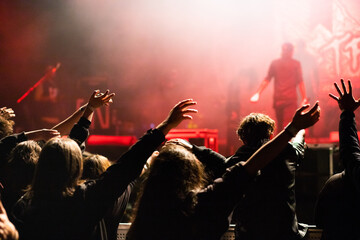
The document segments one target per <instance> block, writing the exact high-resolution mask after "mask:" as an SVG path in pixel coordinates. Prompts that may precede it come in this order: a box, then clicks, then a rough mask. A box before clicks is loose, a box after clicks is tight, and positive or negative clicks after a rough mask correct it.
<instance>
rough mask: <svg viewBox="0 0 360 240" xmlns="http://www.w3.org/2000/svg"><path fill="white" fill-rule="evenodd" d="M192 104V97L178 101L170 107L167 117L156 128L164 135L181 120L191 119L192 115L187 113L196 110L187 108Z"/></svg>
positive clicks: (193, 103) (194, 103) (195, 111)
mask: <svg viewBox="0 0 360 240" xmlns="http://www.w3.org/2000/svg"><path fill="white" fill-rule="evenodd" d="M193 105H196V102H195V101H193V100H192V99H185V100H182V101H180V102H179V103H178V104H176V105H175V106H174V107H173V108H172V109H171V111H170V113H169V115H168V117H167V118H166V119H165V120H164V121H163V122H162V123H160V124H159V125H158V126H157V127H156V128H157V129H159V130H160V131H162V132H163V133H164V134H165V135H166V134H167V133H168V132H169V131H170V130H171V129H172V128H175V127H177V126H178V125H179V124H180V123H181V122H182V121H184V120H186V119H192V116H191V115H189V114H190V113H197V112H198V111H197V110H196V109H191V108H188V107H190V106H193Z"/></svg>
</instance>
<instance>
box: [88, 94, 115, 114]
mask: <svg viewBox="0 0 360 240" xmlns="http://www.w3.org/2000/svg"><path fill="white" fill-rule="evenodd" d="M114 96H115V93H110V91H109V90H106V92H105V93H101V92H100V90H95V91H94V92H93V94H92V95H91V97H90V99H89V103H88V108H90V110H95V109H96V108H99V107H101V106H104V105H106V106H108V105H109V104H110V103H112V98H113V97H114Z"/></svg>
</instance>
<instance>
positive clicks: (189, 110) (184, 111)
mask: <svg viewBox="0 0 360 240" xmlns="http://www.w3.org/2000/svg"><path fill="white" fill-rule="evenodd" d="M182 112H183V113H197V112H198V110H196V109H191V108H190V109H186V110H183V111H182Z"/></svg>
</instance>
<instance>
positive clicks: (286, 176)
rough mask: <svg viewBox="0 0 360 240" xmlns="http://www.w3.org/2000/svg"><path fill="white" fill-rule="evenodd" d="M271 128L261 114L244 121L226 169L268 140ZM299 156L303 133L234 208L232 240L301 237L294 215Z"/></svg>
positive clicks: (302, 144) (271, 125)
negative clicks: (238, 145)
mask: <svg viewBox="0 0 360 240" xmlns="http://www.w3.org/2000/svg"><path fill="white" fill-rule="evenodd" d="M274 126H275V122H274V121H273V120H272V119H271V118H270V117H268V116H267V115H264V114H261V113H252V114H250V115H248V116H247V117H245V118H244V119H243V120H242V122H241V124H240V126H239V129H238V135H239V137H240V139H241V140H242V141H243V142H244V145H243V146H241V147H240V148H239V149H238V150H237V151H236V153H235V155H233V156H231V157H230V158H229V159H227V162H226V166H227V167H231V166H233V165H234V164H237V163H239V162H245V161H246V160H247V159H248V158H249V157H250V156H251V155H252V154H254V153H255V152H256V151H257V150H258V149H259V148H260V147H261V146H262V145H263V144H265V143H266V142H267V141H269V140H270V137H271V135H272V134H273V130H274ZM303 156H304V132H303V131H301V132H300V133H299V134H298V135H297V136H296V137H295V138H294V139H293V140H292V142H290V143H288V144H287V146H286V147H285V148H284V150H283V151H282V152H281V153H280V154H279V155H278V156H277V157H276V158H275V159H274V160H273V161H272V162H270V163H269V164H268V165H267V166H266V167H264V168H263V169H262V170H261V171H260V173H259V174H258V175H257V176H256V178H255V181H254V182H253V183H252V185H251V186H249V188H248V191H247V192H246V193H245V194H244V198H243V199H242V200H241V201H240V202H239V204H238V205H237V206H236V207H235V209H234V211H233V215H232V221H233V222H234V223H235V224H236V225H235V238H236V239H239V240H240V239H241V240H266V239H269V240H270V239H279V240H282V239H284V240H285V239H286V240H291V239H301V238H302V237H304V234H305V233H304V232H300V231H299V227H298V222H297V218H296V212H295V207H296V201H295V170H296V166H297V164H298V162H299V161H300V160H301V159H302V158H303Z"/></svg>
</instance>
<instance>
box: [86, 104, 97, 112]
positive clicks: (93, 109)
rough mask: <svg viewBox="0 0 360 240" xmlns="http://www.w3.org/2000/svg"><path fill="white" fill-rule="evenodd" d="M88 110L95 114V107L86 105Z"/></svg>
mask: <svg viewBox="0 0 360 240" xmlns="http://www.w3.org/2000/svg"><path fill="white" fill-rule="evenodd" d="M86 108H87V109H89V110H90V111H92V112H94V111H95V108H94V107H93V106H91V105H90V104H87V105H86Z"/></svg>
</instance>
